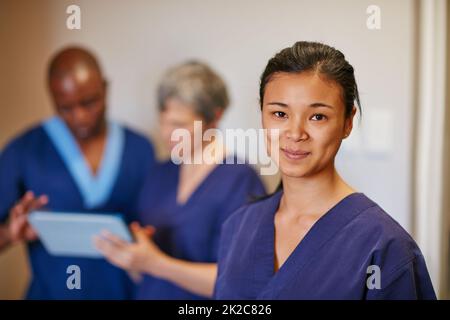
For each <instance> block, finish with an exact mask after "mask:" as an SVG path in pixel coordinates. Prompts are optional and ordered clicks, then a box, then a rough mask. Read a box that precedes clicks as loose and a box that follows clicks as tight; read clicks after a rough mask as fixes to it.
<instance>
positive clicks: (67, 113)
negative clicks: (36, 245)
mask: <svg viewBox="0 0 450 320" xmlns="http://www.w3.org/2000/svg"><path fill="white" fill-rule="evenodd" d="M48 86H49V90H50V94H51V97H52V99H53V104H54V107H55V111H56V113H57V114H58V115H59V116H60V117H61V118H62V119H63V120H64V122H65V123H66V125H67V126H68V127H69V129H70V131H71V132H72V134H73V136H74V138H75V140H76V141H77V143H78V146H79V147H80V150H81V151H82V153H83V155H84V157H85V159H86V161H87V163H88V164H89V167H90V168H91V171H92V173H93V174H95V173H96V172H97V170H98V167H99V165H100V163H101V161H102V155H103V150H104V147H105V144H106V131H107V128H106V127H107V126H106V117H105V113H106V91H107V90H106V89H107V85H106V81H105V79H104V77H103V75H102V72H101V70H100V67H99V64H98V62H97V61H96V59H95V58H94V56H93V55H92V54H91V53H89V52H88V51H86V50H84V49H81V48H75V47H74V48H67V49H64V50H62V51H61V52H59V53H57V54H56V55H55V57H54V58H53V59H52V60H51V62H50V65H49V70H48ZM48 201H49V199H48V197H47V196H46V195H40V196H36V195H35V194H34V193H33V191H32V190H29V191H28V192H26V193H25V195H24V196H23V197H22V199H20V200H19V201H18V202H17V204H16V205H15V206H14V207H13V208H12V209H11V211H10V215H9V219H8V220H9V221H8V222H7V223H6V224H3V225H0V249H3V248H5V247H7V246H8V245H9V244H13V243H17V242H20V241H34V240H36V239H37V234H36V232H35V231H34V230H33V229H32V228H31V226H30V225H29V224H28V222H27V215H28V213H29V212H31V211H33V210H36V209H39V208H41V207H43V206H45V205H46V204H47V203H48Z"/></svg>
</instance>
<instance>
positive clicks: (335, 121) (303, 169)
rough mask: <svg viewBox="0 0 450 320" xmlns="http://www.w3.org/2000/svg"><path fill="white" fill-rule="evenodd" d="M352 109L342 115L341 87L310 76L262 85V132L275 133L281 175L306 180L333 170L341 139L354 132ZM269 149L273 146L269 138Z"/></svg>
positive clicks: (282, 75)
mask: <svg viewBox="0 0 450 320" xmlns="http://www.w3.org/2000/svg"><path fill="white" fill-rule="evenodd" d="M355 112H356V109H355V108H354V110H353V112H352V114H351V115H350V116H349V117H346V116H345V106H344V103H343V100H342V93H341V88H340V87H339V85H338V84H337V83H335V82H333V81H327V80H326V79H325V78H324V77H323V76H319V75H318V74H316V73H313V72H303V73H299V74H293V73H278V74H275V75H273V77H272V79H271V81H269V83H268V84H267V85H266V88H265V93H264V98H263V108H262V122H263V127H264V129H279V133H280V135H279V141H278V142H279V149H278V150H279V159H276V158H277V155H276V154H273V152H272V155H271V156H272V157H273V158H275V159H274V160H275V161H277V163H278V164H279V167H280V170H281V172H282V174H284V175H287V176H291V177H308V176H312V175H315V174H318V173H320V172H322V171H323V170H326V169H329V168H332V167H333V166H334V158H335V156H336V153H337V151H338V150H339V147H340V145H341V141H342V139H344V138H345V137H347V136H348V135H349V134H350V132H351V130H352V122H353V117H354V115H355ZM268 142H269V143H268V149H269V150H270V145H271V144H272V143H274V142H273V141H271V138H270V136H268Z"/></svg>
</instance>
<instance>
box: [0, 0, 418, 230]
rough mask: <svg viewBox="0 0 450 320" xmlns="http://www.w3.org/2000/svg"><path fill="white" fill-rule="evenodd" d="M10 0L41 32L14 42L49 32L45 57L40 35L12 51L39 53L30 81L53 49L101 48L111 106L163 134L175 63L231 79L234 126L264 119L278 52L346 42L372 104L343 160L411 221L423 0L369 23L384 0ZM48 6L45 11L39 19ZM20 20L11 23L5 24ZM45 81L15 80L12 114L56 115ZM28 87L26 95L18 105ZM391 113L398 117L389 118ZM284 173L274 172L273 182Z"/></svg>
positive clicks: (355, 177) (352, 177) (364, 186)
mask: <svg viewBox="0 0 450 320" xmlns="http://www.w3.org/2000/svg"><path fill="white" fill-rule="evenodd" d="M2 2H8V3H15V4H17V3H21V4H22V5H20V6H19V5H11V6H9V8H10V9H11V10H13V9H14V10H16V11H17V10H20V11H19V12H16V11H15V12H9V13H7V15H8V16H9V15H11V14H12V16H14V17H16V18H21V21H22V22H21V23H23V25H22V28H24V29H25V30H27V27H28V30H29V33H24V34H20V38H19V37H13V38H14V39H13V40H12V41H15V42H23V43H27V42H29V41H33V43H34V45H36V46H38V47H39V43H40V42H39V41H41V39H42V41H44V40H45V46H44V47H43V48H39V50H37V51H36V52H37V54H38V57H37V58H36V57H34V53H35V52H34V50H33V45H31V44H30V45H27V49H28V51H27V52H26V54H25V53H24V52H22V53H19V54H18V55H16V56H15V55H14V52H11V59H12V62H10V63H12V64H13V65H14V64H16V65H21V64H23V63H25V64H26V63H27V61H28V62H29V63H31V62H30V61H32V66H30V68H22V69H21V73H20V78H19V79H24V80H23V81H30V80H29V79H30V78H29V77H31V79H42V80H43V79H44V72H45V67H46V65H45V61H43V59H42V57H43V56H45V57H48V56H49V55H50V54H52V53H53V52H54V51H55V50H57V49H59V48H60V47H61V46H63V45H67V44H72V43H78V44H82V45H85V46H87V47H89V48H91V49H93V50H94V52H96V53H97V54H98V56H99V58H100V59H101V62H102V65H103V67H104V70H105V72H106V74H107V76H108V78H109V79H110V95H109V102H110V113H111V116H112V117H114V118H116V119H119V120H121V121H124V122H126V123H128V124H131V125H133V126H135V127H137V128H139V129H141V130H143V131H145V132H147V133H152V134H153V135H154V136H155V137H156V134H155V133H156V129H155V124H156V120H157V118H156V112H155V111H156V108H155V87H156V84H157V82H158V79H159V77H160V76H161V75H162V73H163V72H164V71H165V69H166V68H167V67H169V66H171V65H172V64H174V63H179V62H181V61H183V60H185V59H189V58H199V59H203V60H205V61H206V62H209V63H210V64H211V65H212V66H213V67H214V68H215V69H217V70H218V71H219V73H220V74H222V75H223V76H224V78H225V79H226V81H227V82H228V84H229V87H230V92H231V97H232V105H231V108H230V110H229V112H228V113H227V114H226V117H225V119H224V122H223V127H233V128H237V127H242V128H251V127H259V125H260V116H259V109H258V108H259V107H258V85H259V76H260V74H261V72H262V70H263V68H264V66H265V64H266V62H267V60H268V59H269V58H270V57H271V56H272V55H273V54H275V53H276V52H277V51H278V50H280V49H282V48H284V47H286V46H289V45H291V44H293V43H294V42H295V41H298V40H315V41H322V42H325V43H327V44H330V45H333V46H336V47H337V48H339V49H341V50H342V51H343V52H344V53H345V54H346V56H347V58H348V59H349V61H350V62H351V63H352V64H353V66H354V67H355V69H356V77H357V80H358V82H359V88H360V93H361V98H362V103H363V110H364V111H363V113H364V116H363V121H362V123H361V128H359V129H357V131H358V132H356V133H355V136H354V137H353V138H352V139H351V141H348V142H345V143H344V148H343V150H342V153H341V155H340V156H339V159H338V167H339V168H340V170H341V173H342V174H343V176H344V177H345V178H347V179H348V181H349V182H350V183H351V184H353V185H354V186H355V187H356V188H358V189H359V190H361V191H363V192H364V193H366V194H367V195H368V196H369V197H372V198H373V199H374V200H376V201H377V202H378V203H379V204H380V205H381V206H382V207H383V208H385V209H386V211H388V212H389V213H390V214H391V215H392V216H393V217H394V218H395V219H397V220H398V221H399V222H400V223H401V224H402V225H403V226H404V227H405V228H406V229H408V230H410V229H411V216H412V214H411V200H412V199H411V183H412V181H411V173H412V146H413V140H412V124H413V79H412V76H413V75H414V69H413V67H414V55H413V49H414V44H415V34H414V28H413V26H414V23H415V21H414V13H415V7H414V1H413V0H410V1H408V0H396V1H388V0H377V1H376V4H377V5H379V6H380V8H381V30H369V29H367V27H366V19H367V17H368V15H367V13H366V9H367V7H368V6H369V5H371V4H374V1H366V0H340V1H335V0H328V1H326V0H320V1H300V0H292V1H286V0H284V1H276V0H271V1H267V0H266V1H261V0H246V1H238V0H230V1H219V0H212V1H210V0H208V1H206V0H176V1H175V0H173V1H167V0H165V1H162V0H161V1H149V0H134V1H122V0H109V1H100V0H89V1H87V0H86V1H76V0H71V1H61V0H58V1H56V0H54V1H50V0H45V1H39V4H37V2H34V1H23V0H22V1H13V0H2ZM70 4H78V5H79V6H80V7H81V22H82V23H81V27H82V28H81V30H68V29H66V18H67V16H68V15H67V14H66V7H67V6H68V5H70ZM3 14H5V13H4V12H3ZM36 16H38V17H39V19H36V18H32V17H36ZM30 17H31V18H30ZM33 19H34V20H33ZM13 20H14V19H13ZM14 25H15V24H14V21H9V22H8V23H6V26H5V27H8V26H9V27H10V26H14ZM25 26H27V27H25ZM11 30H14V29H11ZM3 31H4V30H3ZM7 33H8V34H10V32H8V31H7ZM33 35H34V39H31V40H30V39H29V38H30V37H33ZM44 35H45V36H44ZM40 37H41V38H40ZM14 48H16V49H17V50H18V49H19V46H15V47H14ZM11 50H12V49H11ZM1 54H2V55H3V53H1ZM19 59H20V60H19ZM23 59H25V60H23ZM11 73H12V71H11ZM2 85H5V84H2ZM29 88H31V87H30V86H28V87H26V89H29ZM34 88H39V92H35V91H36V90H34V91H26V90H25V91H23V90H22V89H21V86H20V83H19V82H14V86H12V87H10V88H9V89H8V92H9V93H8V94H9V96H10V98H11V99H10V100H8V103H7V104H6V103H5V102H4V101H0V103H1V105H0V110H1V115H2V116H3V114H4V112H6V111H5V110H7V112H8V113H12V112H13V111H11V110H13V109H12V108H14V114H19V115H21V116H22V115H23V116H26V114H27V112H28V110H30V108H40V109H39V110H41V112H40V113H39V116H36V119H37V118H39V117H42V116H43V115H46V114H48V110H49V100H48V98H47V96H46V95H45V91H44V90H45V86H44V84H43V83H39V84H38V85H37V86H35V87H34ZM16 96H17V97H19V96H20V97H22V98H20V97H19V99H18V100H17V101H18V102H17V103H15V100H14V97H16ZM23 97H27V99H25V98H23ZM381 109H382V110H383V112H380V110H381ZM380 115H381V116H382V117H383V119H388V120H386V121H385V120H382V121H381V120H377V117H380ZM29 118H30V117H27V118H26V119H27V123H28V122H29V120H30V119H29ZM389 119H390V120H389ZM371 120H372V121H371ZM374 121H375V122H374ZM389 122H390V123H391V126H389V125H388V124H389ZM13 123H14V122H13ZM14 124H15V127H14V128H12V127H11V125H9V126H8V127H7V129H8V130H7V132H5V133H4V135H5V136H10V135H11V134H13V133H15V132H16V131H18V130H20V129H21V127H22V125H23V121H19V122H16V123H14ZM374 124H375V125H374ZM382 124H386V125H385V126H384V127H385V128H384V129H383V130H382V128H383V127H378V126H379V125H382ZM374 128H375V129H374ZM383 132H384V134H383ZM358 137H359V138H358ZM383 137H387V139H383ZM380 141H381V144H380ZM374 142H375V144H374ZM384 142H386V143H384ZM377 150H378V151H377ZM275 180H276V179H272V180H270V181H268V182H269V184H270V185H271V186H273V185H274V184H275V183H276V181H275Z"/></svg>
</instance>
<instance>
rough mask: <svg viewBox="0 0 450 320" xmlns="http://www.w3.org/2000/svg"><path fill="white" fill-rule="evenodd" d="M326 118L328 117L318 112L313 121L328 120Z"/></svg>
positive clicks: (312, 118)
mask: <svg viewBox="0 0 450 320" xmlns="http://www.w3.org/2000/svg"><path fill="white" fill-rule="evenodd" d="M326 119H327V117H326V116H325V115H323V114H320V113H317V114H315V115H313V116H312V117H311V120H313V121H322V120H326Z"/></svg>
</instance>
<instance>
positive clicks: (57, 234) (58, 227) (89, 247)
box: [28, 211, 132, 258]
mask: <svg viewBox="0 0 450 320" xmlns="http://www.w3.org/2000/svg"><path fill="white" fill-rule="evenodd" d="M28 221H29V222H30V224H31V225H32V226H33V228H34V229H35V230H36V232H37V233H38V235H39V239H40V240H41V242H42V243H43V245H44V247H45V248H46V249H47V251H48V252H49V253H50V254H52V255H55V256H71V257H84V258H102V257H103V256H102V255H101V253H100V252H99V251H98V250H97V249H96V248H95V247H94V243H93V237H94V236H95V235H99V234H100V233H101V231H102V230H108V231H110V232H112V233H113V234H115V235H117V236H119V237H120V238H122V239H123V240H126V241H128V242H131V241H132V237H131V234H130V232H129V230H128V227H127V225H126V224H125V222H124V221H123V219H122V218H121V217H120V216H119V215H117V214H87V213H66V212H63V213H62V212H50V211H34V212H32V213H30V215H29V216H28Z"/></svg>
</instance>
